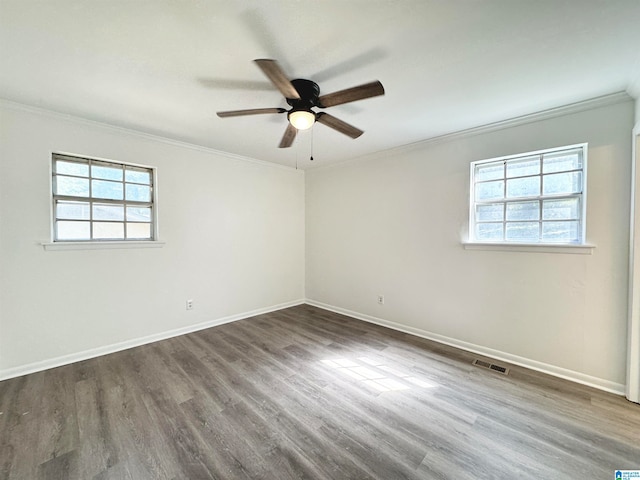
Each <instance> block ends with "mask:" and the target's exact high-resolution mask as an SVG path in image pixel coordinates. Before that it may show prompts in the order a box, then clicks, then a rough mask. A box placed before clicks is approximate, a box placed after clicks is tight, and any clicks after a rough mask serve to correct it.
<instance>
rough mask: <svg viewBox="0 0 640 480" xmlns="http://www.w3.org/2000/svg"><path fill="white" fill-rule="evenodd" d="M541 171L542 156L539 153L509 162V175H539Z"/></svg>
mask: <svg viewBox="0 0 640 480" xmlns="http://www.w3.org/2000/svg"><path fill="white" fill-rule="evenodd" d="M539 173H540V157H539V156H538V155H536V156H535V157H526V158H523V159H520V160H509V161H508V162H507V177H524V176H526V175H538V174H539Z"/></svg>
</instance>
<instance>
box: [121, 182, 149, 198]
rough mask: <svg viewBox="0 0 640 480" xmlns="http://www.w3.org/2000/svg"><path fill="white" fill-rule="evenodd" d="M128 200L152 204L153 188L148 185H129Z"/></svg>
mask: <svg viewBox="0 0 640 480" xmlns="http://www.w3.org/2000/svg"><path fill="white" fill-rule="evenodd" d="M126 188H127V200H134V201H137V202H150V201H151V187H148V186H146V185H133V184H131V183H127V187H126Z"/></svg>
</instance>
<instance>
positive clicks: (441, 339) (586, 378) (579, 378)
mask: <svg viewBox="0 0 640 480" xmlns="http://www.w3.org/2000/svg"><path fill="white" fill-rule="evenodd" d="M305 303H307V304H308V305H313V306H314V307H319V308H323V309H325V310H329V311H331V312H336V313H340V314H342V315H347V316H349V317H353V318H356V319H358V320H363V321H365V322H369V323H374V324H376V325H381V326H383V327H387V328H391V329H393V330H398V331H400V332H404V333H409V334H411V335H415V336H417V337H422V338H426V339H427V340H432V341H434V342H438V343H442V344H445V345H449V346H451V347H455V348H460V349H462V350H466V351H468V352H472V353H477V354H479V355H484V356H486V357H490V358H494V359H496V360H502V361H505V362H509V363H512V364H514V365H519V366H521V367H525V368H529V369H531V370H535V371H538V372H542V373H546V374H548V375H553V376H554V377H558V378H562V379H564V380H569V381H572V382H576V383H580V384H582V385H587V386H589V387H594V388H597V389H599V390H604V391H605V392H610V393H614V394H616V395H624V389H625V386H624V385H622V384H619V383H615V382H611V381H609V380H605V379H603V378H597V377H592V376H591V375H586V374H584V373H580V372H575V371H573V370H568V369H566V368H562V367H557V366H555V365H549V364H547V363H543V362H538V361H536V360H531V359H529V358H525V357H520V356H518V355H512V354H510V353H506V352H501V351H499V350H494V349H492V348H487V347H483V346H480V345H475V344H473V343H469V342H464V341H462V340H457V339H455V338H450V337H446V336H444V335H439V334H436V333H431V332H428V331H425V330H421V329H419V328H414V327H408V326H406V325H402V324H400V323H396V322H392V321H390V320H385V319H382V318H378V317H373V316H371V315H365V314H362V313H358V312H354V311H352V310H347V309H345V308H340V307H335V306H333V305H328V304H326V303H322V302H318V301H315V300H311V299H307V300H306V302H305Z"/></svg>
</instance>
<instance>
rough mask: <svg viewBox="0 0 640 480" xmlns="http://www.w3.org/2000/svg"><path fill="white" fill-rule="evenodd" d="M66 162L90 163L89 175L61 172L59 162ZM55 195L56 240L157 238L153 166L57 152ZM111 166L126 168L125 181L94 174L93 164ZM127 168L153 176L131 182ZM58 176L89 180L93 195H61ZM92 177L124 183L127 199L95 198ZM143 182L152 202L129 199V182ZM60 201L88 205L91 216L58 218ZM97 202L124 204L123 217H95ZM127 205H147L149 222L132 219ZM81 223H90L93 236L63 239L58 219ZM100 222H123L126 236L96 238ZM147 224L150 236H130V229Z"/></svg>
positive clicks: (151, 239) (53, 166)
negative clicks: (120, 218)
mask: <svg viewBox="0 0 640 480" xmlns="http://www.w3.org/2000/svg"><path fill="white" fill-rule="evenodd" d="M58 161H63V162H67V163H77V164H81V165H87V166H88V174H87V175H86V176H84V175H74V174H70V173H60V174H58V172H57V162H58ZM52 162H53V164H52V189H53V190H52V192H53V195H52V198H53V241H54V242H59V241H64V242H93V241H99V242H100V241H153V240H155V237H156V232H155V207H154V195H155V193H154V180H155V178H154V171H153V168H150V167H144V166H139V165H131V164H125V163H120V162H113V161H108V160H98V159H92V158H86V157H76V156H72V155H64V154H55V153H54V154H53V156H52ZM94 166H96V167H109V168H119V169H121V170H122V180H107V179H105V178H102V177H94V176H93V175H92V171H93V167H94ZM127 171H134V172H145V173H147V174H148V176H149V182H148V183H142V182H136V181H128V180H127V179H126V178H127V174H126V173H127ZM58 175H60V176H64V177H70V178H79V179H86V180H88V182H89V196H76V195H58V194H57V185H56V182H57V177H58ZM92 180H99V181H112V182H114V183H121V184H122V189H123V199H122V200H118V199H110V198H103V197H94V196H93V192H92V190H93V182H92ZM128 184H129V185H141V186H145V187H149V196H150V198H149V201H146V202H145V201H139V200H132V199H128V198H127V189H126V185H128ZM59 202H75V203H79V204H86V205H87V210H88V218H86V219H67V218H58V208H57V207H58V203H59ZM94 205H99V206H100V205H115V206H122V208H123V219H122V220H104V219H94ZM127 207H144V208H149V209H150V217H149V221H136V220H129V219H128V216H127ZM59 221H63V222H79V223H83V224H88V225H89V238H87V239H62V240H61V239H59V238H58V237H59V235H58V222H59ZM96 223H100V224H104V223H112V224H123V233H124V235H123V236H121V237H118V238H103V237H95V235H94V230H95V224H96ZM129 224H131V225H132V228H129ZM136 224H143V225H149V236H148V237H129V231H130V230H133V228H134V227H133V225H136Z"/></svg>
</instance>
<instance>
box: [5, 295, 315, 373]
mask: <svg viewBox="0 0 640 480" xmlns="http://www.w3.org/2000/svg"><path fill="white" fill-rule="evenodd" d="M303 303H305V301H304V300H302V299H301V300H294V301H292V302H286V303H281V304H278V305H272V306H270V307H264V308H259V309H256V310H252V311H250V312H244V313H238V314H236V315H230V316H227V317H222V318H217V319H215V320H209V321H206V322H201V323H197V324H195V325H189V326H187V327H182V328H176V329H174V330H168V331H166V332H160V333H154V334H153V335H147V336H145V337H140V338H134V339H131V340H125V341H124V342H119V343H114V344H111V345H105V346H103V347H97V348H92V349H89V350H84V351H82V352H77V353H71V354H69V355H63V356H61V357H55V358H50V359H47V360H42V361H39V362H33V363H29V364H27V365H21V366H19V367H14V368H8V369H4V370H0V381H1V380H7V379H9V378H14V377H20V376H22V375H27V374H29V373H35V372H40V371H42V370H48V369H50V368H55V367H61V366H63V365H68V364H70V363H75V362H80V361H82V360H88V359H90V358H95V357H100V356H102V355H108V354H110V353H115V352H120V351H122V350H127V349H129V348H133V347H139V346H140V345H146V344H148V343H153V342H158V341H160V340H166V339H167V338H173V337H178V336H180V335H185V334H187V333H191V332H196V331H198V330H204V329H206V328H211V327H216V326H218V325H223V324H225V323H231V322H235V321H237V320H243V319H245V318H249V317H254V316H256V315H262V314H263V313H269V312H274V311H276V310H282V309H283V308H288V307H293V306H295V305H301V304H303Z"/></svg>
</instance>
